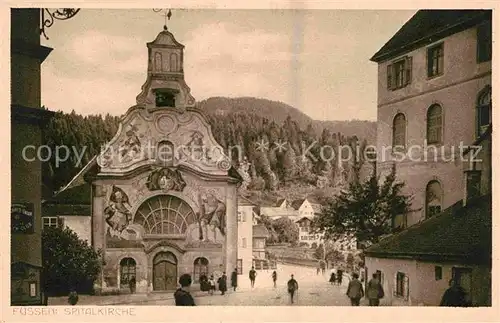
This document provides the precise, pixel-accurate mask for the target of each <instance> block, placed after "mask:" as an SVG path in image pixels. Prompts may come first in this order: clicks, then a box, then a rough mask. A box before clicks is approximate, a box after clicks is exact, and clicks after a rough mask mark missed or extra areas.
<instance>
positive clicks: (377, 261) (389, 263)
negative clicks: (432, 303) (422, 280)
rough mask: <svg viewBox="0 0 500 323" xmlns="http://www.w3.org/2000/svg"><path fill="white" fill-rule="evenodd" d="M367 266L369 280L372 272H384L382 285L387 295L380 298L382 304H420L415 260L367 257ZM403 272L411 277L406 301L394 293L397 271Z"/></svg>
mask: <svg viewBox="0 0 500 323" xmlns="http://www.w3.org/2000/svg"><path fill="white" fill-rule="evenodd" d="M365 266H366V268H367V275H368V280H370V279H371V277H372V274H373V273H375V272H376V271H377V270H380V271H381V272H382V274H383V279H382V286H383V287H384V292H385V297H384V298H383V299H381V300H380V304H381V305H393V306H408V305H410V306H411V305H418V304H419V286H421V285H419V284H418V283H417V282H418V280H417V274H416V273H417V267H416V262H415V261H414V260H400V259H386V258H373V257H368V256H366V257H365ZM398 271H399V272H402V273H404V274H405V275H407V276H408V278H409V298H408V301H405V300H404V299H403V298H400V297H397V296H394V295H393V292H394V290H395V286H394V277H395V275H396V273H397V272H398Z"/></svg>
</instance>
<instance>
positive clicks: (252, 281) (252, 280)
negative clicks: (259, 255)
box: [248, 266, 257, 288]
mask: <svg viewBox="0 0 500 323" xmlns="http://www.w3.org/2000/svg"><path fill="white" fill-rule="evenodd" d="M256 276H257V272H256V271H255V268H254V267H253V266H252V269H251V270H250V272H249V273H248V278H250V286H252V288H253V287H254V285H255V277H256Z"/></svg>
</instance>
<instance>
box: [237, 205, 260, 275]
mask: <svg viewBox="0 0 500 323" xmlns="http://www.w3.org/2000/svg"><path fill="white" fill-rule="evenodd" d="M254 208H255V204H254V203H252V202H251V201H250V200H248V199H246V198H245V197H243V196H241V195H240V196H238V261H237V265H238V266H237V268H238V274H239V275H243V277H247V276H248V272H249V271H250V269H251V268H252V258H253V254H252V250H253V225H254V221H255V216H256V215H255V211H254Z"/></svg>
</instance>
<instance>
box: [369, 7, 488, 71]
mask: <svg viewBox="0 0 500 323" xmlns="http://www.w3.org/2000/svg"><path fill="white" fill-rule="evenodd" d="M491 12H492V11H491V10H419V11H418V12H417V13H416V14H415V15H414V16H413V17H412V18H410V20H408V21H407V22H406V23H405V24H404V25H403V26H402V27H401V28H400V29H399V30H398V31H397V32H396V34H394V36H392V38H391V39H389V41H388V42H387V43H385V45H384V46H382V48H381V49H380V50H379V51H378V52H376V53H375V54H374V55H373V56H372V58H371V59H370V60H371V61H374V62H382V61H384V60H387V59H391V58H394V57H396V56H398V55H401V54H403V53H406V52H409V51H411V50H413V49H416V48H419V47H422V46H425V45H426V44H430V43H433V42H435V41H438V40H439V39H442V38H444V37H447V36H450V35H453V34H455V33H458V32H461V31H463V30H466V29H468V28H471V27H473V26H475V25H477V24H478V23H479V22H481V21H483V20H486V19H488V17H489V19H490V20H491Z"/></svg>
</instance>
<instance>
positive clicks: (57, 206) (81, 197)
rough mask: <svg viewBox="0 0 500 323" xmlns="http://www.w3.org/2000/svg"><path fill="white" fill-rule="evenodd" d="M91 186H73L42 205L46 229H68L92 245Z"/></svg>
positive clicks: (43, 221)
mask: <svg viewBox="0 0 500 323" xmlns="http://www.w3.org/2000/svg"><path fill="white" fill-rule="evenodd" d="M90 196H91V188H90V184H86V183H85V184H81V185H78V186H73V187H71V188H68V189H66V190H64V191H61V192H60V193H59V194H56V195H55V196H54V197H52V198H51V199H49V200H46V201H43V204H42V223H43V228H46V227H68V228H70V229H71V230H72V231H74V232H75V233H76V234H77V235H78V237H79V238H80V239H82V240H84V241H87V243H88V244H89V245H92V222H91V221H92V216H91V215H92V213H91V207H90Z"/></svg>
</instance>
